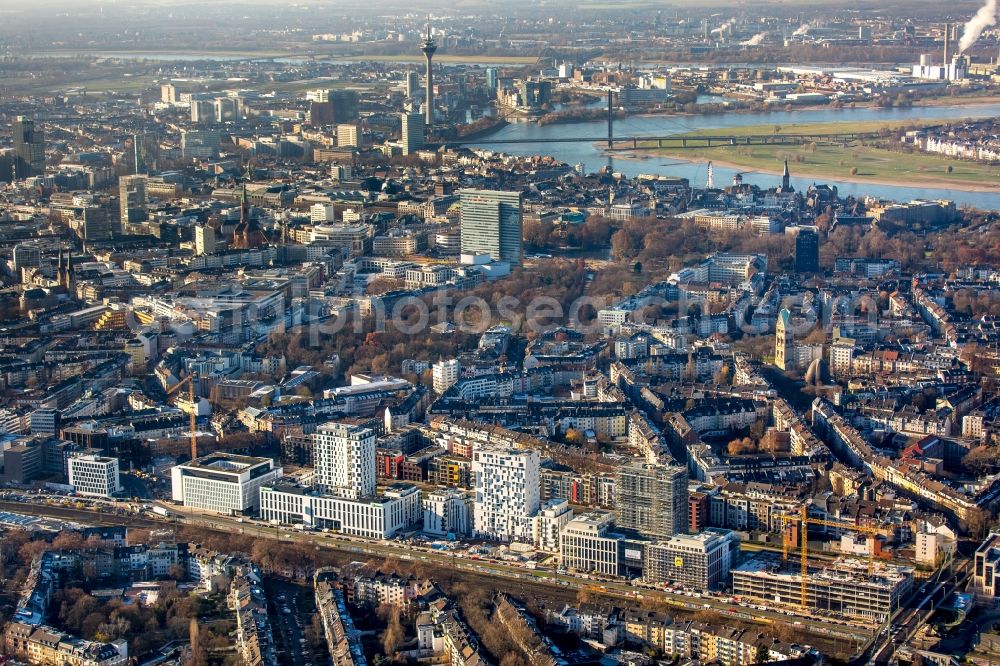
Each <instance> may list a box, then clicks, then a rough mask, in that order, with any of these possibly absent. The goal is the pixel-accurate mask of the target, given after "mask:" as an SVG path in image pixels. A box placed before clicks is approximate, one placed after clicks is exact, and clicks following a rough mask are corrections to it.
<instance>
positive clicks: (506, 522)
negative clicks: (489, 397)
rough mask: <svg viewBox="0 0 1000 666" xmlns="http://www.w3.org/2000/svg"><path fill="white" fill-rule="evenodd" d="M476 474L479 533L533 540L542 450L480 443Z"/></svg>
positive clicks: (474, 456)
mask: <svg viewBox="0 0 1000 666" xmlns="http://www.w3.org/2000/svg"><path fill="white" fill-rule="evenodd" d="M472 475H473V477H474V478H475V489H476V498H475V505H474V513H473V527H474V530H475V534H476V536H478V537H481V538H484V539H492V540H495V541H520V542H524V543H531V542H532V539H533V531H532V520H531V518H532V517H533V516H534V515H535V514H536V513H538V506H539V457H538V451H530V450H521V449H498V448H491V447H485V446H479V445H477V446H476V448H475V450H474V451H473V452H472Z"/></svg>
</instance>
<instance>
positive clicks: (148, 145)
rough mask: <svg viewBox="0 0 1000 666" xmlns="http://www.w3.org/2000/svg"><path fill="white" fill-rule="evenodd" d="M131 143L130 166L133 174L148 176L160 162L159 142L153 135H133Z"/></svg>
mask: <svg viewBox="0 0 1000 666" xmlns="http://www.w3.org/2000/svg"><path fill="white" fill-rule="evenodd" d="M130 139H131V141H132V150H131V157H132V160H131V161H132V166H133V169H134V170H133V173H135V174H145V175H148V174H149V173H150V172H151V171H156V169H157V167H158V163H159V160H160V141H159V139H158V138H157V136H156V135H155V134H145V133H141V134H133V135H132V136H131V137H130Z"/></svg>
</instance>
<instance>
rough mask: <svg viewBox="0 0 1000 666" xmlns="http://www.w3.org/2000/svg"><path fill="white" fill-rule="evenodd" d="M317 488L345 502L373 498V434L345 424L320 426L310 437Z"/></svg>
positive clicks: (367, 430)
mask: <svg viewBox="0 0 1000 666" xmlns="http://www.w3.org/2000/svg"><path fill="white" fill-rule="evenodd" d="M313 441H314V445H313V448H314V456H315V460H316V485H317V486H318V487H319V488H320V489H321V490H322V491H323V492H325V493H327V494H330V495H335V496H337V497H343V498H347V499H362V498H365V497H371V496H373V495H374V494H375V433H374V432H373V431H372V430H371V429H369V428H364V427H361V426H357V425H350V424H346V423H337V422H330V423H325V424H323V425H321V426H320V427H319V428H318V429H317V430H316V433H315V434H314V435H313Z"/></svg>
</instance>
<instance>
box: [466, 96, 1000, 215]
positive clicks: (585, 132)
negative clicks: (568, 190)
mask: <svg viewBox="0 0 1000 666" xmlns="http://www.w3.org/2000/svg"><path fill="white" fill-rule="evenodd" d="M995 116H1000V104H978V105H969V106H954V107H950V106H916V107H911V108H908V109H882V108H878V107H862V108H857V109H832V108H823V109H799V110H792V111H786V110H784V109H781V110H777V109H776V110H774V111H763V112H756V113H736V112H731V113H714V114H704V115H697V116H688V115H678V116H630V117H628V118H625V119H621V120H615V127H614V130H615V135H617V136H654V135H657V134H660V135H663V134H674V133H682V132H689V131H692V130H698V129H715V128H719V129H725V128H733V127H742V126H745V125H790V124H792V123H826V122H852V121H857V122H866V121H873V120H885V121H893V120H921V119H927V120H935V119H941V120H950V121H954V120H956V119H959V118H984V117H995ZM606 135H607V122H606V121H604V120H600V121H587V122H579V123H557V124H552V125H539V124H538V123H512V124H510V125H507V126H505V127H503V128H500V129H498V130H497V131H496V132H495V133H493V134H490V135H487V136H484V137H482V138H481V140H480V141H478V142H477V143H476V144H475V145H476V146H477V147H479V148H487V149H490V150H496V151H499V152H505V153H510V154H512V155H535V154H539V153H541V154H546V155H551V156H553V157H555V158H556V159H559V160H562V161H564V162H566V163H568V164H581V163H582V164H583V165H584V168H585V169H586V170H587V171H588V172H591V171H597V170H598V169H600V168H601V167H604V166H606V165H607V166H610V167H611V168H612V169H613V170H614V171H619V172H621V173H624V174H627V175H630V176H634V175H637V174H640V173H655V174H662V175H665V176H680V177H684V178H687V179H688V180H690V181H691V184H692V185H695V186H704V185H705V180H706V176H707V170H706V165H705V164H704V163H700V162H684V161H681V160H678V159H675V158H670V157H665V156H662V155H636V154H632V153H630V154H629V155H630V156H629V157H625V156H624V155H619V156H617V157H616V156H615V154H614V153H610V154H609V153H606V152H605V151H604V150H602V149H601V147H600V146H597V145H594V144H591V143H551V144H546V143H490V140H491V139H504V140H509V139H524V140H525V141H526V142H529V141H531V140H534V139H549V138H568V137H578V136H594V137H600V136H606ZM791 170H792V186H793V187H795V188H796V189H797V190H800V191H804V190H805V189H806V188H808V187H809V185H811V184H813V183H814V182H816V183H822V182H826V183H827V184H830V185H836V186H837V189H838V191H839V192H840V194H841V196H846V195H853V196H865V195H868V196H876V197H880V198H884V199H892V200H895V201H909V200H911V199H941V198H944V199H951V200H952V201H954V202H955V203H956V204H957V205H959V206H972V207H974V208H980V209H983V210H1000V192H964V191H961V190H953V189H948V188H928V187H905V186H894V185H879V184H874V183H847V182H838V181H834V180H826V179H822V178H818V179H813V178H802V177H796V176H795V166H794V165H792V167H791ZM714 171H715V183H716V186H723V185H726V184H728V183H729V182H731V181H732V178H733V176H734V175H736V173H738V172H737V170H735V169H729V168H724V167H720V166H716V167H715V168H714ZM739 173H742V174H743V180H744V182H747V183H752V184H754V185H758V186H760V187H765V188H766V187H774V186H775V185H778V184H780V177H778V176H774V175H771V174H762V173H755V172H753V171H751V170H741V171H739Z"/></svg>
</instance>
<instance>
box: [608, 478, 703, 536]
mask: <svg viewBox="0 0 1000 666" xmlns="http://www.w3.org/2000/svg"><path fill="white" fill-rule="evenodd" d="M615 517H616V520H615V522H616V524H617V525H618V526H619V527H623V528H626V529H633V530H636V531H637V532H640V533H642V534H644V535H646V536H649V537H652V538H656V539H667V538H669V537H671V536H673V535H675V534H684V533H686V532H687V529H688V474H687V469H686V468H684V467H683V466H679V465H654V464H649V463H632V464H629V465H623V466H621V467H619V468H618V473H617V475H616V479H615Z"/></svg>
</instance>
